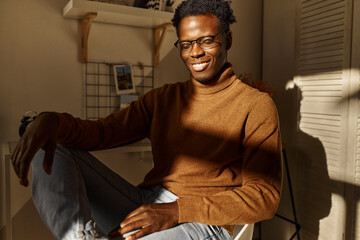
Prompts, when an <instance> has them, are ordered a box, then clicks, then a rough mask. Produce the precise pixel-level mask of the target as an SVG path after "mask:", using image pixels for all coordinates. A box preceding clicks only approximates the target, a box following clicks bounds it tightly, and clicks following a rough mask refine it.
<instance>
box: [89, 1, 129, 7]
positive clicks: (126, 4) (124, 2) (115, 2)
mask: <svg viewBox="0 0 360 240" xmlns="http://www.w3.org/2000/svg"><path fill="white" fill-rule="evenodd" d="M88 1H94V2H104V3H112V4H119V5H125V6H130V3H129V0H88Z"/></svg>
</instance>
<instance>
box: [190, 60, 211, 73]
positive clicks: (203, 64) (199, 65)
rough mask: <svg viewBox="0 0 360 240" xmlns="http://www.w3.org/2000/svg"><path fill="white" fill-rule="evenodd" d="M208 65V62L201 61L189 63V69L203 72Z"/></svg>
mask: <svg viewBox="0 0 360 240" xmlns="http://www.w3.org/2000/svg"><path fill="white" fill-rule="evenodd" d="M209 64H210V61H203V62H199V63H191V67H192V69H193V70H194V71H195V72H201V71H204V70H205V69H206V68H207V67H208V66H209Z"/></svg>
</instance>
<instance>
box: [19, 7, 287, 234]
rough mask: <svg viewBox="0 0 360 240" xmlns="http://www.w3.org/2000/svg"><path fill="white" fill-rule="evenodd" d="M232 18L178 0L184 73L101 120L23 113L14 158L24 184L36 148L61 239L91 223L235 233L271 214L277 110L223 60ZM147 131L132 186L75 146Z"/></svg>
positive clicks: (112, 142)
mask: <svg viewBox="0 0 360 240" xmlns="http://www.w3.org/2000/svg"><path fill="white" fill-rule="evenodd" d="M234 21H235V18H234V16H233V14H232V10H231V8H230V6H229V3H228V2H227V1H225V0H187V1H184V2H183V3H181V4H180V5H179V7H178V8H177V9H176V12H175V15H174V18H173V23H174V26H175V27H176V29H177V34H178V37H179V40H178V41H177V42H176V43H175V45H176V47H177V48H178V49H179V51H180V56H181V58H182V60H183V61H184V63H185V65H186V67H187V68H188V70H189V72H190V76H191V78H190V80H188V81H186V82H182V83H175V84H169V85H165V86H163V87H161V88H158V89H154V90H152V91H150V92H149V93H147V94H145V95H144V96H142V97H141V98H140V99H139V100H138V101H136V102H133V103H132V104H131V105H130V107H128V108H126V109H123V110H121V111H118V112H116V113H114V114H112V115H110V116H108V117H107V118H105V119H99V120H98V121H87V120H80V119H78V118H74V117H72V116H71V115H69V114H66V113H62V114H61V113H42V114H40V115H39V116H38V117H37V119H36V120H35V121H34V122H33V123H31V124H30V126H29V127H28V129H27V130H26V132H25V134H24V135H23V137H22V138H21V139H20V141H19V143H18V146H17V148H16V150H15V151H14V154H13V158H12V161H13V166H14V169H15V171H16V173H17V175H18V176H19V178H20V183H21V184H22V185H25V186H26V185H27V184H28V180H27V172H28V168H29V165H30V162H31V160H32V159H33V157H34V155H35V157H34V160H33V163H32V166H33V199H34V202H35V205H36V206H37V208H38V210H39V213H40V215H41V217H42V219H43V220H44V222H45V223H46V224H47V226H48V227H49V228H50V230H51V231H52V232H53V234H54V235H55V236H56V237H57V238H58V239H105V237H101V236H100V235H99V234H98V233H97V232H96V230H97V231H99V232H100V233H102V235H107V234H109V236H110V237H117V236H120V235H121V236H125V237H126V239H140V238H141V239H144V240H152V239H156V240H161V239H166V240H168V239H179V240H180V239H181V240H184V239H232V236H231V234H232V231H233V229H234V225H237V224H246V223H254V222H257V221H261V220H263V219H267V218H271V217H272V216H273V215H274V213H275V211H276V209H277V206H278V202H279V198H280V189H281V142H280V133H279V126H278V117H277V112H276V109H275V106H274V104H273V102H272V100H271V99H270V98H269V96H268V95H267V94H264V93H260V92H259V91H257V90H255V89H253V88H251V87H249V86H247V85H246V84H244V83H242V82H241V81H240V80H239V79H237V77H236V75H235V74H234V72H233V70H232V67H231V64H229V63H227V51H228V50H229V49H230V48H231V44H232V33H231V31H230V29H229V25H230V24H231V23H233V22H234ZM145 137H148V138H149V139H150V140H151V143H152V152H153V160H154V167H153V169H152V170H151V171H150V172H149V173H148V174H147V175H146V176H145V179H144V181H143V183H141V184H140V186H139V187H135V186H132V185H131V184H129V183H127V182H126V181H125V180H124V179H122V178H121V177H120V176H118V175H116V174H115V173H113V172H112V171H111V170H109V169H107V168H106V167H105V166H104V165H102V164H101V163H100V162H99V161H98V160H96V159H95V158H94V157H92V156H91V155H90V154H88V153H87V152H86V151H83V150H98V149H106V148H112V147H117V146H121V145H125V144H128V143H131V142H135V141H138V140H140V139H143V138H145ZM57 144H60V145H62V146H58V147H56V146H57ZM64 147H65V148H64ZM40 148H42V149H43V150H40V151H38V150H39V149H40ZM54 156H55V157H54ZM53 159H54V160H53ZM43 169H45V171H44V170H43ZM45 172H46V173H47V174H46V173H45ZM94 222H96V224H97V226H94V224H93V223H94Z"/></svg>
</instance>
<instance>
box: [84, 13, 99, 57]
mask: <svg viewBox="0 0 360 240" xmlns="http://www.w3.org/2000/svg"><path fill="white" fill-rule="evenodd" d="M96 16H97V13H94V12H92V13H89V14H87V15H86V16H85V17H84V18H83V19H82V20H81V29H82V35H81V62H82V63H86V62H87V61H88V39H89V33H90V28H91V24H92V21H93V19H94V18H95V17H96Z"/></svg>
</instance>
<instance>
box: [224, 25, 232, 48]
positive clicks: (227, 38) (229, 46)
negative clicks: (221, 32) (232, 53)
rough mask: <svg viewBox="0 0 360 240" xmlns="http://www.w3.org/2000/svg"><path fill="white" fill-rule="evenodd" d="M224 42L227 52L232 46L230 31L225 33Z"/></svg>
mask: <svg viewBox="0 0 360 240" xmlns="http://www.w3.org/2000/svg"><path fill="white" fill-rule="evenodd" d="M225 40H226V50H229V49H230V48H231V46H232V31H231V30H229V31H227V33H226V36H225Z"/></svg>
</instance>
